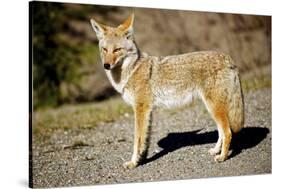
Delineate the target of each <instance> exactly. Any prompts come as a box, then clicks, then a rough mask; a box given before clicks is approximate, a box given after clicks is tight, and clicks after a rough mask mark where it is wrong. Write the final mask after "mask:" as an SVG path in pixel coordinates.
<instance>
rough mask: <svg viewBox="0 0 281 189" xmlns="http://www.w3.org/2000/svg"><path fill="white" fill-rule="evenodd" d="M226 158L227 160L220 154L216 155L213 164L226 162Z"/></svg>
mask: <svg viewBox="0 0 281 189" xmlns="http://www.w3.org/2000/svg"><path fill="white" fill-rule="evenodd" d="M226 158H227V156H224V155H222V154H220V155H216V156H215V162H217V163H220V162H223V161H224V160H226Z"/></svg>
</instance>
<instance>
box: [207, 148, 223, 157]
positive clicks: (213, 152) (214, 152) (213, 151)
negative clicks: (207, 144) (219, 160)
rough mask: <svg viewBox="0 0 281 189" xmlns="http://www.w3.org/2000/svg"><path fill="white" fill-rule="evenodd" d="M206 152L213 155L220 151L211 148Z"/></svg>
mask: <svg viewBox="0 0 281 189" xmlns="http://www.w3.org/2000/svg"><path fill="white" fill-rule="evenodd" d="M208 152H209V154H210V155H212V156H214V155H217V154H218V153H220V149H216V148H211V149H210V150H209V151H208Z"/></svg>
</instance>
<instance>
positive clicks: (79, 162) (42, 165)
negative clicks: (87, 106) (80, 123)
mask: <svg viewBox="0 0 281 189" xmlns="http://www.w3.org/2000/svg"><path fill="white" fill-rule="evenodd" d="M245 104H246V112H245V113H246V123H245V127H246V128H245V129H243V130H242V131H241V132H240V133H239V134H238V135H236V136H235V137H234V139H233V144H232V147H233V153H232V155H231V158H230V159H228V160H227V161H225V162H223V163H219V164H218V163H215V162H214V160H213V157H212V156H210V155H209V154H208V153H207V151H208V149H209V148H211V147H213V145H214V144H215V142H216V140H217V132H216V130H215V129H216V127H215V124H214V122H213V120H212V119H211V118H210V116H209V114H208V113H207V111H206V110H205V108H204V107H203V105H202V103H196V104H195V105H193V106H191V107H189V108H185V109H181V111H156V112H155V113H154V115H153V117H154V121H153V126H152V137H151V145H150V148H149V153H148V159H147V160H146V162H145V163H144V164H143V165H141V166H139V167H137V168H136V169H133V170H124V169H123V168H122V164H123V162H125V161H127V160H129V159H130V157H131V153H132V147H133V142H132V141H133V118H132V117H128V118H124V119H122V120H119V121H117V122H114V123H107V124H100V125H99V126H97V127H95V128H93V129H83V130H68V131H63V130H57V131H55V132H54V133H53V135H52V136H51V138H50V140H49V142H48V143H44V144H39V145H34V146H33V179H34V187H54V186H73V185H95V184H109V183H110V184H112V183H126V182H142V181H160V180H174V179H190V178H203V177H217V176H236V175H250V174H264V173H271V89H263V90H258V91H255V92H249V93H247V94H246V95H245Z"/></svg>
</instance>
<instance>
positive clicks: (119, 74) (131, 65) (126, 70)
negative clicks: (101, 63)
mask: <svg viewBox="0 0 281 189" xmlns="http://www.w3.org/2000/svg"><path fill="white" fill-rule="evenodd" d="M138 59H139V53H137V54H134V55H131V56H128V57H126V58H124V60H123V62H120V63H119V65H118V66H116V67H115V68H113V69H112V70H106V75H107V77H108V79H109V81H110V83H111V84H112V86H113V87H114V88H115V90H117V91H118V92H119V93H121V94H122V93H123V89H124V87H125V86H126V84H127V83H128V81H129V79H130V77H131V76H132V74H133V73H134V71H135V70H136V68H137V67H138Z"/></svg>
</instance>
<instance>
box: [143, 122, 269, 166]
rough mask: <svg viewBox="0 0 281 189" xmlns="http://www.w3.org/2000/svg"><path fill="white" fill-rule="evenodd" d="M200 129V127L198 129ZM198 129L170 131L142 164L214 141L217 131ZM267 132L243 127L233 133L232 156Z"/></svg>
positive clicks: (266, 130)
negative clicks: (189, 147) (180, 131)
mask: <svg viewBox="0 0 281 189" xmlns="http://www.w3.org/2000/svg"><path fill="white" fill-rule="evenodd" d="M200 130H201V129H200ZM200 130H195V131H192V132H184V133H170V134H168V135H167V136H166V137H164V138H162V139H161V140H159V141H158V143H157V144H158V146H159V147H161V148H162V150H161V151H160V152H158V153H156V154H154V155H153V156H152V157H149V158H146V159H144V160H143V163H142V164H146V163H149V162H152V161H154V160H157V159H158V158H161V157H162V156H164V155H166V154H168V153H170V152H173V151H175V150H178V149H180V148H182V147H186V146H193V145H200V144H209V143H215V142H216V141H217V139H218V133H217V131H210V132H205V133H198V132H200ZM268 133H269V129H267V128H261V127H248V128H243V129H242V130H241V131H240V132H239V133H237V134H233V136H232V142H231V147H230V148H231V149H232V154H231V155H230V157H229V158H232V157H234V156H236V155H237V154H239V153H240V152H241V151H242V150H243V149H248V148H252V147H254V146H256V145H257V144H259V143H260V142H261V141H262V140H263V139H264V138H265V137H266V136H267V134H268Z"/></svg>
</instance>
